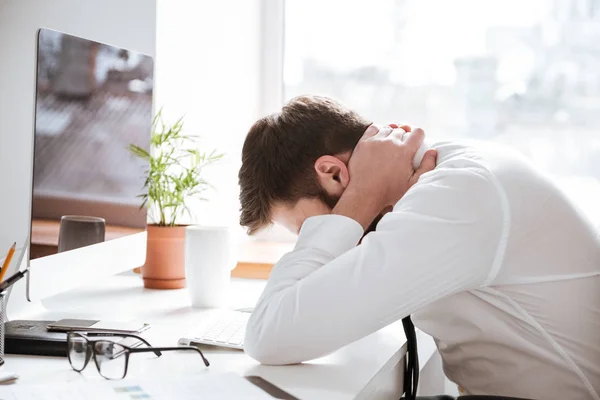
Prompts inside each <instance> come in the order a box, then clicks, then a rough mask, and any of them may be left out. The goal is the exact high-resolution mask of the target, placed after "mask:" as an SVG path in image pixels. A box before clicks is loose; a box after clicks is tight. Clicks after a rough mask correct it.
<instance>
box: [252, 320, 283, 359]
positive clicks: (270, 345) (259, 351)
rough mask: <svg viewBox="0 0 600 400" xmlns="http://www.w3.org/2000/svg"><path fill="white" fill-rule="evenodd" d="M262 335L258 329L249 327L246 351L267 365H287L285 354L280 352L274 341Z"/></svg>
mask: <svg viewBox="0 0 600 400" xmlns="http://www.w3.org/2000/svg"><path fill="white" fill-rule="evenodd" d="M265 336H268V335H261V334H260V332H258V331H257V330H256V329H252V327H250V326H248V328H247V329H246V337H245V339H244V351H245V352H246V354H248V355H249V356H250V357H252V358H253V359H255V360H256V361H258V362H259V363H261V364H265V365H285V364H290V363H289V362H285V360H284V357H282V355H283V353H282V352H281V351H279V349H278V348H277V345H276V343H275V342H274V340H273V339H271V338H269V337H265Z"/></svg>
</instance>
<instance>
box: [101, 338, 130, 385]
mask: <svg viewBox="0 0 600 400" xmlns="http://www.w3.org/2000/svg"><path fill="white" fill-rule="evenodd" d="M94 350H95V353H96V354H95V355H96V365H97V366H98V371H100V375H102V376H103V377H105V378H106V379H122V378H124V377H125V372H126V367H127V365H126V364H127V356H126V354H125V351H126V350H125V348H124V347H123V346H121V345H120V344H118V343H114V342H111V341H108V340H107V341H104V340H102V341H97V342H94Z"/></svg>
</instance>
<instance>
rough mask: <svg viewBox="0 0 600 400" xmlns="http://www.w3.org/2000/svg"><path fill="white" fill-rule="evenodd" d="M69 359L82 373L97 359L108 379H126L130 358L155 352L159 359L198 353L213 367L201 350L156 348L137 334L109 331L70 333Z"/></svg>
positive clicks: (181, 347) (192, 348)
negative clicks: (172, 353)
mask: <svg viewBox="0 0 600 400" xmlns="http://www.w3.org/2000/svg"><path fill="white" fill-rule="evenodd" d="M90 337H117V338H132V339H136V340H138V341H140V342H142V343H143V344H145V345H146V346H148V347H130V346H127V345H125V344H122V343H118V342H114V341H112V340H106V339H97V340H90V339H89V338H90ZM67 348H68V352H67V356H68V357H69V363H70V364H71V367H72V368H73V369H74V370H75V371H77V372H81V371H83V370H84V369H85V367H86V366H87V365H88V362H89V361H90V359H91V358H92V356H93V357H94V362H95V363H96V368H98V372H99V373H100V375H101V376H102V377H104V378H106V379H123V378H124V377H125V376H126V375H127V367H128V366H129V355H130V354H131V353H147V352H152V353H154V354H156V356H157V357H160V356H161V355H162V352H163V351H172V350H173V351H175V350H177V351H180V350H184V351H185V350H187V351H196V352H198V354H200V357H202V361H204V365H206V366H207V367H208V366H209V365H210V364H209V362H208V360H207V359H206V357H204V354H202V352H201V351H200V349H198V348H196V347H192V346H177V347H152V346H150V343H148V342H147V341H146V340H145V339H143V338H141V337H139V336H136V335H127V334H120V333H106V332H86V333H83V332H69V334H68V335H67Z"/></svg>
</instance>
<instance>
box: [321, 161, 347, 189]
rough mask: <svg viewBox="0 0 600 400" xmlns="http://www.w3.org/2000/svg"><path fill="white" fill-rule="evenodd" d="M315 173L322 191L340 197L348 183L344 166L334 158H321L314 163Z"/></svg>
mask: <svg viewBox="0 0 600 400" xmlns="http://www.w3.org/2000/svg"><path fill="white" fill-rule="evenodd" d="M315 171H316V172H317V177H318V178H319V182H320V183H321V186H322V187H323V189H325V190H326V191H327V192H328V193H329V194H331V195H337V196H341V195H342V193H343V192H344V189H346V186H348V182H350V174H349V173H348V167H347V166H346V164H345V163H344V162H343V161H342V160H340V159H339V158H337V157H334V156H321V157H319V158H318V159H317V161H315Z"/></svg>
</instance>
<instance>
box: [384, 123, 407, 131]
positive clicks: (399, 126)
mask: <svg viewBox="0 0 600 400" xmlns="http://www.w3.org/2000/svg"><path fill="white" fill-rule="evenodd" d="M388 126H389V127H390V128H393V129H398V128H400V129H404V131H405V132H410V131H411V128H410V126H409V125H398V124H388Z"/></svg>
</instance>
